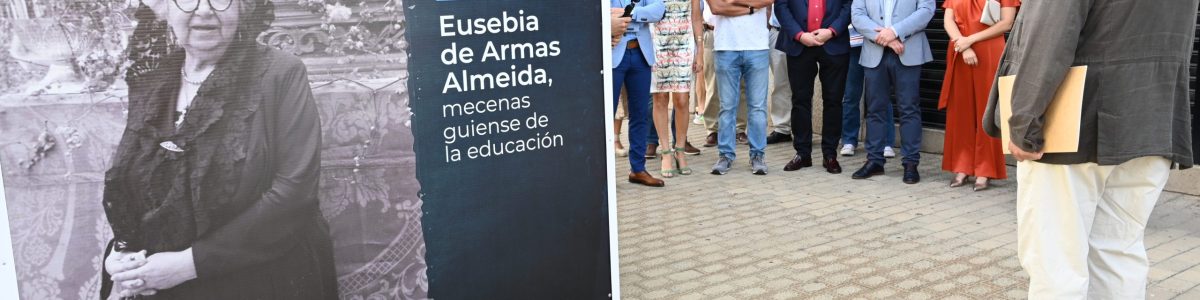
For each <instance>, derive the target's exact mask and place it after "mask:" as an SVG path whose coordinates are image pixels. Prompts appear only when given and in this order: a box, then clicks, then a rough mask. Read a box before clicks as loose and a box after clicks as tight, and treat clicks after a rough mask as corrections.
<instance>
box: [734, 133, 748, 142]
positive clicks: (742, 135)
mask: <svg viewBox="0 0 1200 300" xmlns="http://www.w3.org/2000/svg"><path fill="white" fill-rule="evenodd" d="M734 137H735V138H737V143H738V144H740V145H748V144H750V137H748V136H746V133H745V132H738V134H737V135H736V136H734Z"/></svg>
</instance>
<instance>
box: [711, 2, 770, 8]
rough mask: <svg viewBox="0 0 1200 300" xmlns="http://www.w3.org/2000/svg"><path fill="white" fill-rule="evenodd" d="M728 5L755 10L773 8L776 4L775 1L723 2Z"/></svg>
mask: <svg viewBox="0 0 1200 300" xmlns="http://www.w3.org/2000/svg"><path fill="white" fill-rule="evenodd" d="M723 1H725V2H727V3H730V4H734V5H741V6H753V7H754V9H759V8H762V7H767V6H771V4H775V0H723Z"/></svg>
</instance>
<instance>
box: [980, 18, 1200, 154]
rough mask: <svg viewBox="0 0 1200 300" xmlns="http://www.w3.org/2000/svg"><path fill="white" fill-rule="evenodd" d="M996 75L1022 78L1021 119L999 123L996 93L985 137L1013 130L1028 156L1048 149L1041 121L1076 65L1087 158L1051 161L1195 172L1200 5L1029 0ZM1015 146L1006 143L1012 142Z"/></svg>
mask: <svg viewBox="0 0 1200 300" xmlns="http://www.w3.org/2000/svg"><path fill="white" fill-rule="evenodd" d="M1024 4H1025V5H1024V6H1023V7H1022V8H1021V12H1020V13H1019V14H1018V16H1017V19H1016V22H1015V24H1014V27H1013V31H1012V34H1011V36H1010V38H1009V40H1008V45H1007V46H1006V48H1005V51H1004V56H1003V58H1002V59H1001V62H1000V67H999V69H998V70H997V76H1004V75H1017V82H1016V84H1015V86H1014V87H1013V115H1012V117H1011V118H1009V119H1008V120H999V119H1000V118H999V116H998V114H999V111H998V110H997V109H996V98H997V91H996V89H995V88H994V86H995V84H994V83H993V88H992V92H991V97H989V98H990V99H989V100H988V107H987V111H986V112H985V113H984V119H983V125H984V130H985V131H986V132H987V133H988V134H989V135H991V136H994V137H998V136H1000V129H999V124H1000V123H999V122H1001V121H1007V122H1009V125H1010V126H1011V128H1012V132H1011V133H1010V137H1011V138H1012V141H1013V143H1014V144H1016V145H1017V146H1018V147H1021V148H1022V149H1025V150H1027V151H1038V150H1040V149H1042V146H1043V145H1045V139H1044V137H1043V136H1042V126H1043V117H1042V116H1043V115H1044V113H1045V111H1046V108H1047V107H1048V106H1049V104H1050V103H1049V102H1050V100H1051V97H1053V95H1054V92H1055V91H1056V90H1057V89H1058V86H1059V84H1061V83H1062V79H1063V77H1064V76H1065V74H1066V72H1067V69H1068V68H1070V67H1071V66H1078V65H1087V66H1088V73H1087V80H1086V82H1085V83H1084V95H1083V120H1082V124H1081V127H1080V130H1081V135H1080V141H1079V152H1077V153H1060V154H1046V155H1045V156H1043V157H1042V160H1040V162H1043V163H1051V164H1078V163H1087V162H1092V163H1098V164H1100V165H1117V164H1121V163H1123V162H1125V161H1128V160H1130V159H1134V158H1138V157H1143V156H1162V157H1165V158H1167V159H1170V160H1171V161H1173V162H1175V163H1176V164H1178V165H1179V167H1180V168H1190V167H1191V166H1192V164H1193V155H1192V150H1193V149H1192V141H1191V139H1192V128H1191V115H1190V112H1189V104H1188V102H1189V99H1188V98H1189V96H1188V64H1189V63H1190V62H1189V61H1190V59H1191V58H1192V54H1191V53H1192V45H1193V44H1192V42H1193V40H1192V38H1193V37H1194V36H1195V30H1196V27H1195V24H1196V23H1195V22H1196V9H1197V6H1198V5H1200V0H1170V1H1118V0H1053V1H1026V2H1025V3H1024ZM1005 146H1006V147H1007V145H1005Z"/></svg>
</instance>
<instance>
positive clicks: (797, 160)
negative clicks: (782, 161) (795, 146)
mask: <svg viewBox="0 0 1200 300" xmlns="http://www.w3.org/2000/svg"><path fill="white" fill-rule="evenodd" d="M811 166H812V157H802V156H800V154H796V156H793V157H792V160H791V161H788V163H787V165H785V166H783V170H784V171H795V170H799V169H802V168H807V167H811Z"/></svg>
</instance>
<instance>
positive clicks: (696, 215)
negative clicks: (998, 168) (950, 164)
mask: <svg viewBox="0 0 1200 300" xmlns="http://www.w3.org/2000/svg"><path fill="white" fill-rule="evenodd" d="M690 130H691V133H690V134H689V136H690V137H689V139H690V140H691V141H693V144H696V145H697V146H700V144H702V143H703V139H704V135H705V134H706V133H705V132H704V129H703V127H702V126H697V125H693V126H692V128H691V129H690ZM622 140H623V141H625V140H627V139H625V138H624V137H623V138H622ZM814 145H819V142H814ZM818 147H819V146H818ZM703 149H704V153H703V154H701V155H700V156H688V157H687V158H688V162H690V163H691V166H692V168H693V169H695V170H696V172H695V174H693V175H689V176H678V177H676V178H671V179H667V187H665V188H649V187H643V186H638V185H634V184H631V183H628V182H627V181H626V180H625V176H626V175H627V174H628V173H629V163H628V161H627V160H625V159H624V158H620V159H618V160H617V174H614V176H615V178H616V180H617V182H618V183H617V199H618V200H617V203H618V219H619V221H618V222H619V228H620V231H619V239H620V240H619V243H620V254H619V255H620V264H621V269H620V272H621V291H622V296H623V298H625V299H1022V298H1025V290H1026V288H1027V281H1028V276H1027V275H1026V274H1025V272H1024V271H1022V270H1021V267H1020V264H1019V263H1018V262H1017V258H1016V213H1015V207H1014V206H1015V199H1016V196H1015V195H1016V184H1015V181H1013V180H1002V181H996V182H993V188H992V189H990V190H986V191H982V192H972V191H971V188H969V187H960V188H949V187H948V186H947V185H948V183H949V181H950V179H951V175H950V174H949V173H944V172H943V171H941V170H940V166H941V156H938V155H931V154H924V153H923V154H922V164H921V167H920V170H921V175H922V181H921V183H919V184H915V185H907V184H904V183H902V182H901V178H900V176H901V174H902V169H901V167H900V164H899V161H891V162H889V164H888V165H887V171H886V173H885V174H884V175H882V176H875V177H872V178H870V179H865V180H853V179H851V178H850V173H853V172H854V170H857V169H858V168H859V167H861V166H862V164H863V163H865V154H864V153H863V150H862V149H861V148H860V149H859V151H858V153H857V155H856V156H853V157H841V158H839V161H841V163H842V168H843V169H844V172H843V173H842V174H838V175H832V174H828V173H825V171H824V169H822V168H821V167H820V166H819V162H818V166H815V167H813V168H805V169H802V170H799V171H794V172H784V171H783V165H784V164H785V163H786V162H787V160H788V159H790V158H791V156H792V154H793V153H794V151H793V150H792V147H791V144H790V143H781V144H776V145H769V146H768V147H767V150H766V153H767V155H766V158H767V163H768V165H769V166H770V172H769V173H768V175H766V176H758V175H752V174H751V173H750V169H749V164H748V159H749V155H748V154H747V149H748V147H747V146H744V145H739V146H738V149H737V150H738V153H737V157H738V158H737V161H736V162H735V164H734V167H733V169H732V170H731V171H730V173H729V174H727V175H723V176H716V175H711V174H708V171H709V170H710V169H711V166H712V164H713V163H714V162H715V161H716V148H703ZM817 152H818V153H817V154H816V155H815V157H816V158H818V159H819V158H820V154H819V150H817ZM659 163H660V161H659V160H649V161H647V169H648V170H650V172H651V173H653V174H655V176H656V177H658V176H659V175H658V174H657V171H658V170H659ZM1014 171H1015V170H1014V169H1013V168H1012V167H1010V168H1009V172H1008V173H1009V174H1015V172H1014ZM968 186H969V185H968ZM1148 226H1149V229H1148V230H1147V237H1146V245H1147V247H1148V248H1149V254H1150V261H1151V271H1150V280H1151V283H1150V286H1149V288H1148V289H1149V290H1148V295H1147V296H1148V298H1149V299H1200V287H1197V285H1200V232H1198V230H1197V229H1200V197H1196V196H1189V195H1183V194H1175V193H1164V194H1163V196H1162V198H1161V199H1160V201H1159V204H1158V207H1157V209H1155V211H1154V215H1153V217H1152V220H1151V221H1150V224H1149V225H1148Z"/></svg>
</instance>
